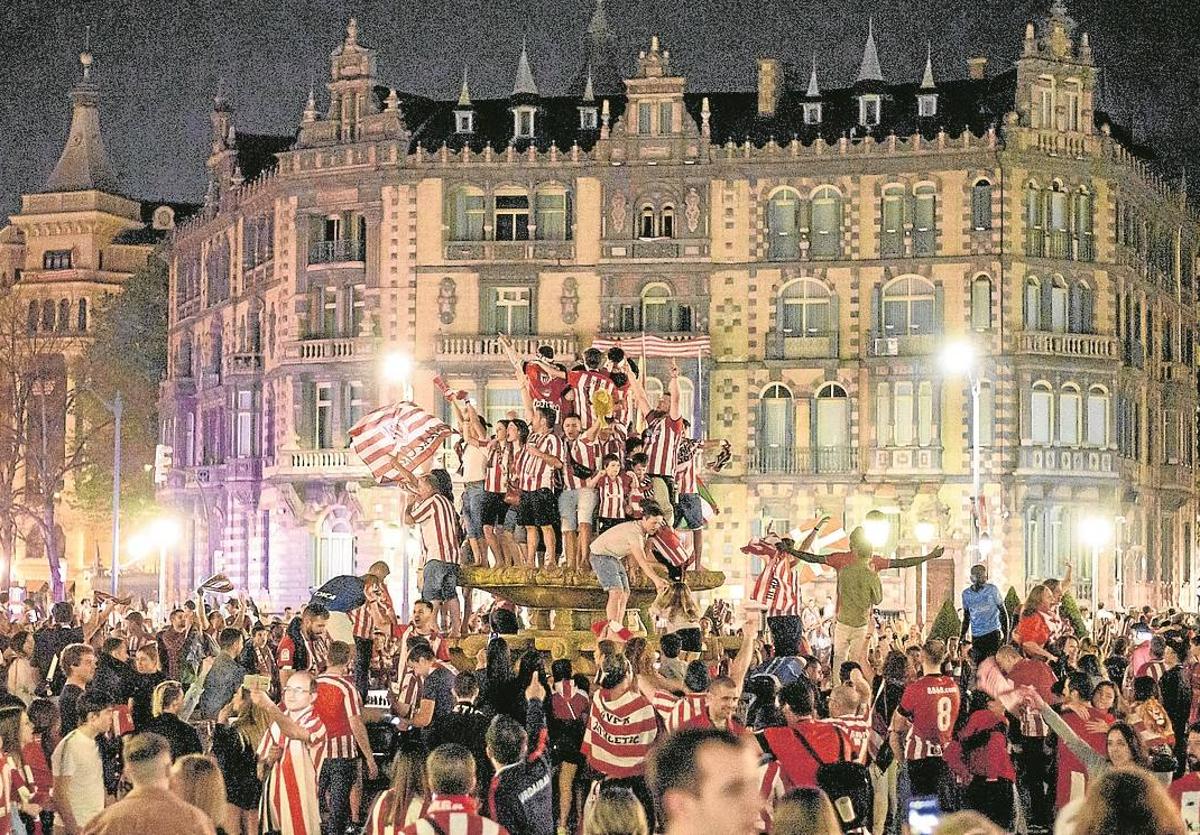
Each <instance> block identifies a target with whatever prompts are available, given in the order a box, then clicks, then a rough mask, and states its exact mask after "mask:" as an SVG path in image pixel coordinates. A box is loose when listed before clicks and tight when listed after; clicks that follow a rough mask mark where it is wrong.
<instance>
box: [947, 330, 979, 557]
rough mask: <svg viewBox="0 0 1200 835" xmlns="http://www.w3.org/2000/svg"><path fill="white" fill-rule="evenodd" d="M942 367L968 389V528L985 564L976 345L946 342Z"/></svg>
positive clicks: (963, 342)
mask: <svg viewBox="0 0 1200 835" xmlns="http://www.w3.org/2000/svg"><path fill="white" fill-rule="evenodd" d="M941 365H942V370H943V371H944V372H945V373H946V374H947V375H950V376H953V377H963V376H965V377H966V378H967V381H968V382H969V383H970V386H971V489H972V492H973V494H974V495H973V496H972V497H971V503H972V506H973V508H974V510H975V514H974V515H975V518H974V519H973V520H972V527H971V539H972V540H973V541H974V543H975V550H976V552H977V553H978V555H979V557H980V559H981V560H982V561H984V562H986V560H987V554H985V553H984V552H983V550H982V542H981V541H980V539H981V537H980V536H979V527H980V525H982V524H983V519H982V518H981V517H982V514H981V512H980V508H981V504H980V500H981V497H982V495H983V476H982V468H981V464H980V460H981V459H980V453H979V431H980V429H979V390H980V384H979V374H978V373H977V372H978V370H979V369H978V357H977V352H976V350H975V346H974V345H973V344H971V343H970V342H967V341H965V340H963V341H959V342H951V343H949V344H948V345H946V347H944V348H943V349H942V355H941ZM989 552H990V548H989Z"/></svg>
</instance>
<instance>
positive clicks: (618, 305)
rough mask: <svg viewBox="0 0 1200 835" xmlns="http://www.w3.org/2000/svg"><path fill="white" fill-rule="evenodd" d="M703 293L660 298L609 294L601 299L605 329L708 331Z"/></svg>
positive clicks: (664, 332) (661, 332)
mask: <svg viewBox="0 0 1200 835" xmlns="http://www.w3.org/2000/svg"><path fill="white" fill-rule="evenodd" d="M708 301H709V300H708V297H707V296H669V297H662V300H661V301H659V300H643V299H641V298H640V297H636V296H634V297H621V296H616V297H609V298H607V299H605V300H604V302H605V307H604V316H603V321H604V322H605V323H606V327H605V329H606V330H608V331H612V332H615V333H627V334H631V333H642V332H645V333H654V334H658V335H660V336H670V335H671V334H680V335H681V336H692V335H702V334H706V333H707V332H708Z"/></svg>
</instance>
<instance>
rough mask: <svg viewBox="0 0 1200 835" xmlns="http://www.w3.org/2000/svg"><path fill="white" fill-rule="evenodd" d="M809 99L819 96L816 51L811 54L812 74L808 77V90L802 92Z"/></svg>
mask: <svg viewBox="0 0 1200 835" xmlns="http://www.w3.org/2000/svg"><path fill="white" fill-rule="evenodd" d="M804 95H805V96H807V97H808V98H810V99H819V98H820V97H821V85H820V84H818V83H817V53H815V52H814V53H813V56H812V75H810V76H809V77H808V90H806V91H805V93H804Z"/></svg>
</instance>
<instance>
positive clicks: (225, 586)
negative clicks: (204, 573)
mask: <svg viewBox="0 0 1200 835" xmlns="http://www.w3.org/2000/svg"><path fill="white" fill-rule="evenodd" d="M197 591H206V592H209V593H210V594H229V593H230V592H232V591H233V582H232V581H231V580H230V579H229V578H228V577H226V576H225V575H224V574H214V575H213V576H211V577H209V578H208V579H207V580H205V581H204V582H203V583H201V584H200V588H199V589H197Z"/></svg>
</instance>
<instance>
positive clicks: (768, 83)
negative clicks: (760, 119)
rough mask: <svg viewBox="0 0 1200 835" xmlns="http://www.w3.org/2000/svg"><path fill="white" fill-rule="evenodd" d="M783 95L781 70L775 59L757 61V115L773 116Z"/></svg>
mask: <svg viewBox="0 0 1200 835" xmlns="http://www.w3.org/2000/svg"><path fill="white" fill-rule="evenodd" d="M782 94H783V69H782V67H781V66H780V64H779V61H778V60H776V59H775V58H759V59H758V115H759V116H774V115H775V108H777V107H778V106H779V98H780V96H781V95H782Z"/></svg>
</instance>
